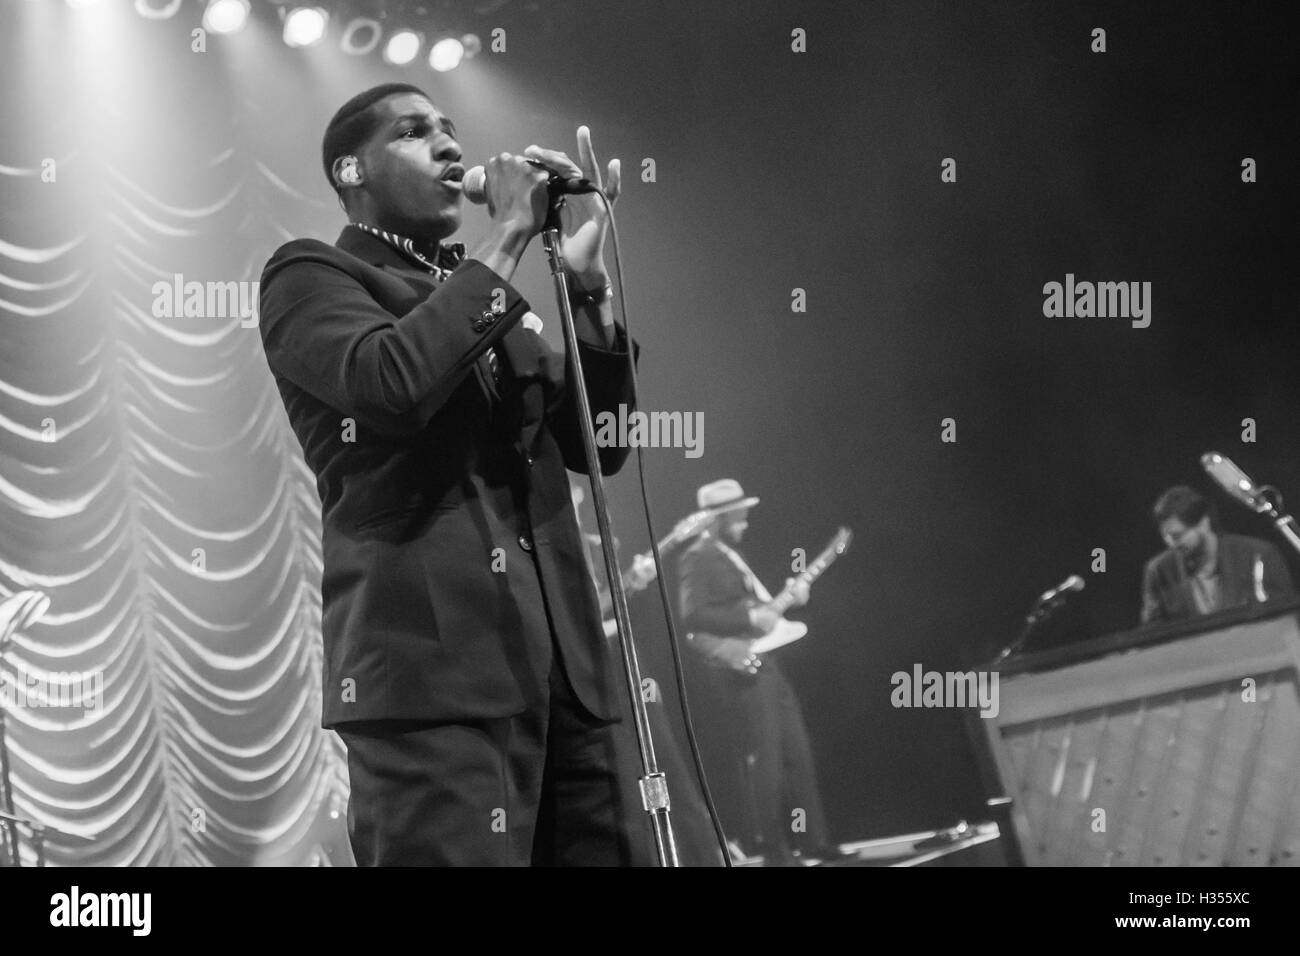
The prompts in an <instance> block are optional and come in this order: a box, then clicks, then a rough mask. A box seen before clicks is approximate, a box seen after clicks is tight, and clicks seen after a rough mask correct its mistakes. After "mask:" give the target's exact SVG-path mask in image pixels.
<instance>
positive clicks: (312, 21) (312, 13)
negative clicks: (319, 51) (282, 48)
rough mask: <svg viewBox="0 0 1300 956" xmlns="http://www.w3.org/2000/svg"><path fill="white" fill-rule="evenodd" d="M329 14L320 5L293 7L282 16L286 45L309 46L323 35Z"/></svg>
mask: <svg viewBox="0 0 1300 956" xmlns="http://www.w3.org/2000/svg"><path fill="white" fill-rule="evenodd" d="M327 23H329V14H328V13H326V12H325V11H324V10H322V9H321V8H320V7H294V8H293V9H292V10H290V11H289V15H288V16H287V17H285V18H284V42H285V44H286V45H288V46H293V47H299V46H311V45H312V44H313V43H319V42H320V41H321V37H323V36H324V35H325V25H326V24H327Z"/></svg>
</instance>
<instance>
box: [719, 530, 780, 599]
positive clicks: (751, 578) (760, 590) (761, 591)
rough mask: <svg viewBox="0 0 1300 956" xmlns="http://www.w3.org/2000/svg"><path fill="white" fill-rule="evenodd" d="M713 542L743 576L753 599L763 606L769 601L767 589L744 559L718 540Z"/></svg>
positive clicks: (770, 596)
mask: <svg viewBox="0 0 1300 956" xmlns="http://www.w3.org/2000/svg"><path fill="white" fill-rule="evenodd" d="M713 540H714V543H715V544H717V546H718V547H719V548H721V549H722V553H723V554H725V555H726V556H727V557H728V558H729V559H730V560H731V563H732V564H734V565H735V566H736V568H737V569H738V570H739V571H740V573H741V574H743V575H744V576H745V583H746V584H747V585H749V589H750V590H751V591H752V592H754V597H756V598H758V599H759V600H760V601H762V602H763V603H764V604H767V603H768V602H769V601H771V600H772V595H771V594H770V593H768V590H767V588H765V587H763V582H762V581H760V580H759V579H758V575H757V574H755V573H754V572H753V571H751V570H750V568H749V565H748V564H746V563H745V559H744V558H742V557H741V556H740V555H738V554H737V553H736V552H735V551H732V550H731V549H730V548H729V547H727V546H726V545H725V544H723V543H722V540H721V539H720V538H717V537H715V538H714V539H713Z"/></svg>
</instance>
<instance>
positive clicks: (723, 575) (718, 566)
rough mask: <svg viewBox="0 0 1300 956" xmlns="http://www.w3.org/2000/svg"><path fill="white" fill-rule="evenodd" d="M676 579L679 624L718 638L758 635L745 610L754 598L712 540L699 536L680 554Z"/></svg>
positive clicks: (742, 576)
mask: <svg viewBox="0 0 1300 956" xmlns="http://www.w3.org/2000/svg"><path fill="white" fill-rule="evenodd" d="M680 580H681V583H680V592H681V611H682V623H683V624H684V625H685V626H686V629H687V630H688V631H703V632H705V633H708V634H713V635H716V636H718V637H746V638H752V637H761V636H762V634H763V632H762V630H760V629H759V628H756V627H754V626H753V625H752V624H751V623H750V620H749V608H750V606H751V605H752V604H753V603H754V602H756V601H757V600H758V598H757V596H756V595H755V594H754V591H753V589H752V588H751V587H750V584H749V581H748V579H747V578H746V577H745V575H744V574H742V573H741V571H740V569H739V568H738V567H736V565H735V564H734V563H733V562H732V560H731V558H729V557H727V555H726V553H725V552H723V550H722V548H720V547H719V546H718V539H717V538H716V537H714V536H713V535H711V534H704V535H701V536H700V537H699V538H698V539H697V540H696V541H695V543H694V544H692V545H691V546H690V547H689V548H688V549H686V551H684V552H683V553H682V558H681V578H680Z"/></svg>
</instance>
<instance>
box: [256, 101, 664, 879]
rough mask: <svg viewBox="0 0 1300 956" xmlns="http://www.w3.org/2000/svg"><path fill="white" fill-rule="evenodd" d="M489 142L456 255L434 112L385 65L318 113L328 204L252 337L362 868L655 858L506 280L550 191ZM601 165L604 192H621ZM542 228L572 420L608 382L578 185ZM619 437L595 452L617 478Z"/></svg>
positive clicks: (526, 342)
mask: <svg viewBox="0 0 1300 956" xmlns="http://www.w3.org/2000/svg"><path fill="white" fill-rule="evenodd" d="M525 153H526V157H527V158H531V159H533V160H535V161H538V162H540V163H541V164H543V165H544V166H545V167H546V168H538V166H536V165H534V164H531V163H529V162H528V161H527V159H526V157H525V156H516V155H511V154H509V153H502V154H501V155H499V156H497V157H495V158H493V159H492V160H490V161H489V162H488V164H487V181H486V186H485V189H486V194H487V206H488V214H489V216H490V220H491V221H490V229H489V230H488V233H487V236H486V238H485V239H484V240H483V242H482V243H481V244H479V245H478V247H477V248H475V249H474V251H473V252H471V253H470V254H469V255H468V256H465V251H464V247H463V246H461V245H460V244H451V243H448V242H446V241H445V240H446V239H447V238H448V237H449V236H451V234H452V233H454V232H455V231H456V229H457V228H458V227H459V225H460V221H461V201H462V188H461V179H462V178H463V176H464V168H463V166H462V165H461V148H460V146H459V144H458V143H457V141H456V138H455V129H454V127H453V126H452V123H451V121H450V119H449V118H448V117H446V116H445V115H443V114H442V113H441V112H439V110H438V109H437V108H436V107H435V106H434V104H433V103H432V102H431V101H430V99H429V97H428V96H426V95H425V94H424V93H423V92H422V91H421V90H420V89H418V88H417V87H414V86H409V85H406V84H387V85H384V86H379V87H375V88H373V89H370V90H366V91H365V92H363V93H360V94H359V95H357V96H355V97H353V98H352V99H351V100H349V101H348V102H347V103H345V104H344V105H343V106H342V107H341V108H340V109H339V111H338V112H337V113H336V114H335V115H334V117H333V119H331V120H330V123H329V126H328V127H327V129H326V131H325V136H324V142H323V144H322V154H323V155H322V159H323V161H324V167H325V173H326V176H327V177H328V178H329V180H330V185H331V186H332V187H333V188H334V190H335V191H336V192H337V194H338V196H339V198H340V201H341V204H342V206H343V208H344V210H345V211H346V212H347V215H348V219H349V224H348V225H347V226H346V227H345V228H344V229H343V231H342V233H341V234H340V235H339V237H338V239H337V241H336V242H335V243H334V245H328V244H326V243H324V242H319V241H317V240H313V239H298V240H294V241H292V242H289V243H287V244H286V245H284V246H282V247H281V248H280V249H278V250H277V251H276V252H275V254H274V255H273V256H271V259H270V261H269V262H268V263H267V265H266V268H265V271H264V272H263V273H262V282H261V332H262V340H263V344H264V346H265V351H266V357H267V362H268V364H269V365H270V368H271V371H272V372H273V373H274V375H275V379H276V383H277V385H278V387H279V390H280V394H281V397H282V398H283V400H284V405H285V409H286V410H287V412H288V416H289V422H290V424H291V425H292V427H293V430H294V433H295V434H296V435H297V438H298V441H299V442H300V443H301V445H302V449H303V453H304V455H305V457H306V460H307V463H308V465H309V466H310V467H311V469H312V471H313V472H314V473H315V475H316V479H317V489H318V491H319V494H320V498H321V508H322V529H323V531H322V551H323V556H324V570H323V576H322V581H321V592H322V603H323V621H322V631H323V637H324V645H325V648H324V650H325V652H324V660H323V678H324V680H323V683H324V697H323V720H322V724H323V726H325V727H327V728H333V729H335V730H337V731H338V733H339V734H340V735H341V736H342V738H343V740H344V742H345V743H346V745H347V751H348V774H349V778H350V781H351V788H352V789H351V800H350V802H349V806H348V832H349V836H350V839H351V843H352V848H353V851H354V853H355V855H356V858H357V862H358V863H359V864H361V865H391V864H400V865H528V864H535V865H546V864H555V865H574V864H595V865H637V864H644V863H649V862H651V857H650V848H649V844H648V842H647V840H648V836H647V834H648V832H649V828H648V824H647V823H646V822H645V819H644V814H643V813H642V812H641V810H640V807H639V805H637V801H636V800H635V794H636V790H637V780H636V776H637V774H636V759H635V753H634V752H633V751H632V750H631V748H632V738H631V728H630V727H629V722H628V721H626V720H620V718H621V716H622V713H623V710H624V708H625V707H626V697H627V693H626V690H625V689H624V688H623V687H622V685H621V684H620V683H619V678H618V672H617V670H616V668H615V666H614V665H615V662H614V661H612V660H611V655H610V653H609V649H608V645H607V644H606V642H605V640H604V638H603V636H602V633H601V622H600V610H599V606H598V604H597V601H596V596H595V593H594V590H593V587H592V584H591V580H590V578H589V577H588V575H587V574H586V570H585V564H584V558H583V541H582V538H581V535H580V534H579V530H578V526H577V523H576V520H575V517H574V514H573V509H572V506H571V504H570V502H569V486H568V480H567V475H566V471H565V469H566V468H570V469H573V470H575V471H581V472H585V471H586V463H585V459H584V455H583V446H582V440H581V433H580V431H579V421H578V412H577V403H576V400H575V396H574V394H573V392H572V390H571V389H570V387H569V385H568V382H567V378H566V370H565V360H564V358H563V356H560V355H557V354H555V352H554V351H553V350H551V349H550V348H549V347H548V346H547V344H546V343H545V342H544V341H543V340H542V339H541V338H540V337H539V336H538V334H537V330H536V329H537V325H536V323H537V321H538V320H537V318H536V316H534V315H532V313H530V312H529V306H528V303H527V302H525V301H524V299H523V298H521V297H520V295H519V293H518V292H517V291H516V290H515V289H514V288H513V287H512V286H511V285H510V278H511V276H512V274H513V273H514V271H515V268H516V267H517V266H518V264H519V259H520V257H521V256H522V255H523V253H524V249H525V248H526V247H527V245H528V243H529V241H530V239H531V238H532V237H533V236H534V235H536V234H537V233H538V232H539V231H540V230H541V228H542V225H543V223H544V221H545V219H546V215H547V210H548V207H549V199H548V189H547V179H548V169H549V170H551V171H554V172H556V173H558V174H559V175H561V176H564V177H580V176H581V177H585V178H587V179H589V180H591V181H592V182H594V183H597V184H599V183H600V171H599V170H598V169H597V167H596V161H595V156H594V153H593V151H592V148H591V141H590V138H589V137H588V135H587V133H586V129H585V128H583V129H580V130H579V131H578V158H579V163H580V164H581V165H580V166H579V164H576V163H574V162H572V161H571V160H570V159H569V158H568V157H567V156H565V155H564V154H563V153H560V152H555V151H552V150H543V149H538V148H536V147H529V148H528V149H527V150H526V151H525ZM618 187H619V166H618V161H617V160H614V161H613V162H611V163H610V164H609V176H608V180H607V183H606V185H605V186H604V187H603V188H604V192H605V194H606V195H607V196H608V197H609V199H610V200H611V201H612V200H613V199H614V198H615V197H616V196H617V195H618ZM562 225H563V230H562V232H563V237H562V247H563V253H564V260H565V266H566V271H567V273H568V278H569V280H570V287H571V289H572V290H573V305H574V312H575V319H576V323H577V331H578V336H579V338H580V339H581V345H580V347H579V348H580V352H581V353H582V354H581V358H582V362H583V366H584V369H585V371H586V376H587V386H588V395H589V398H590V401H591V406H592V412H593V414H599V412H601V411H603V410H611V411H612V410H614V409H616V408H617V407H618V405H619V404H620V403H624V404H630V403H631V401H632V399H633V396H632V394H631V384H630V379H629V376H628V373H627V349H628V347H629V345H628V342H627V339H626V335H625V333H624V331H623V330H622V328H620V327H617V326H616V324H615V323H614V321H613V317H612V313H611V311H610V303H609V301H608V298H609V288H608V280H607V277H606V272H605V267H604V263H603V258H602V247H603V243H604V235H605V229H606V216H605V213H604V210H603V208H602V205H601V203H600V201H599V199H598V198H597V197H594V196H584V197H577V198H573V197H570V198H569V199H567V200H566V203H565V206H564V210H563V213H562ZM626 455H627V449H626V448H605V449H602V450H601V468H602V470H603V471H604V472H605V473H607V474H609V473H613V472H616V471H617V470H618V469H619V468H620V466H621V465H622V464H623V461H624V459H625V458H626Z"/></svg>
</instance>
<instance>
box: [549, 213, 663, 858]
mask: <svg viewBox="0 0 1300 956" xmlns="http://www.w3.org/2000/svg"><path fill="white" fill-rule="evenodd" d="M563 202H564V199H563V197H562V196H560V197H558V198H557V197H556V196H555V193H554V191H552V195H551V211H550V214H549V215H548V216H547V219H546V226H545V228H544V229H543V230H542V246H543V247H544V248H545V249H546V256H547V259H548V260H549V261H550V264H551V278H552V279H553V280H554V282H555V299H556V302H557V303H558V304H559V311H560V321H561V324H562V326H563V329H564V348H565V351H566V352H567V354H568V361H567V369H566V374H567V376H568V379H569V381H568V386H569V388H570V389H571V390H572V391H573V393H574V395H575V396H576V398H577V402H578V424H579V427H580V429H581V431H582V447H583V450H584V451H585V452H586V457H587V476H588V477H589V478H590V479H591V507H592V510H593V511H594V512H595V513H596V525H597V527H598V528H599V529H600V544H601V551H602V553H603V554H604V556H605V573H606V575H607V576H608V578H609V593H610V597H611V598H612V599H613V602H614V619H615V621H616V622H617V624H618V643H619V647H620V649H621V650H622V652H623V673H624V677H625V678H626V680H627V692H628V697H629V698H630V699H631V701H632V714H633V718H634V723H635V726H636V740H637V747H638V749H639V750H640V752H641V769H642V776H641V779H640V781H639V782H640V786H641V805H642V807H643V808H644V809H645V811H646V813H648V814H650V822H651V825H652V828H653V830H654V835H655V849H656V850H657V852H658V855H659V865H660V866H673V867H676V866H680V865H681V862H680V861H679V859H678V857H677V843H676V841H675V840H674V839H673V827H672V819H671V817H670V809H669V800H668V778H667V777H666V776H665V775H664V773H663V772H662V771H661V770H660V769H659V765H658V763H657V762H656V760H655V748H654V740H653V739H652V738H651V735H650V722H649V718H648V716H647V714H646V706H645V701H644V700H642V698H641V668H640V666H639V665H638V664H637V659H636V646H635V644H633V641H632V624H631V618H630V617H629V616H628V610H627V595H626V593H625V592H624V590H623V578H622V575H621V574H620V573H619V569H618V556H617V555H616V554H615V553H614V535H613V533H612V532H611V531H610V525H609V512H608V510H607V506H606V502H605V484H604V478H603V476H602V475H601V472H600V458H599V456H598V453H597V450H596V432H595V428H594V426H593V425H592V422H591V402H590V401H589V400H588V398H587V383H586V379H585V378H584V376H583V372H582V360H581V357H580V356H579V354H578V333H577V329H576V328H575V327H574V324H573V307H572V306H571V305H570V304H569V284H568V279H567V277H566V276H565V275H564V256H563V254H562V252H561V251H560V222H559V209H560V205H561V204H562V203H563ZM631 347H632V343H631V342H628V348H631Z"/></svg>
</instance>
